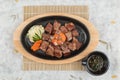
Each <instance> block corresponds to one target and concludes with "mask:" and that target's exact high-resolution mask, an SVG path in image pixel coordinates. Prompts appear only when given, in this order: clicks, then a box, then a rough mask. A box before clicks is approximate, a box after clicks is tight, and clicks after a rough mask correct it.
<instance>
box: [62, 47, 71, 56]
mask: <svg viewBox="0 0 120 80" xmlns="http://www.w3.org/2000/svg"><path fill="white" fill-rule="evenodd" d="M69 55H70V50H69V49H65V50H63V56H65V57H67V56H69Z"/></svg>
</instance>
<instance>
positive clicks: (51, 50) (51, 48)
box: [46, 45, 54, 56]
mask: <svg viewBox="0 0 120 80" xmlns="http://www.w3.org/2000/svg"><path fill="white" fill-rule="evenodd" d="M46 54H47V55H49V56H54V47H53V46H52V45H49V46H48V49H47V51H46Z"/></svg>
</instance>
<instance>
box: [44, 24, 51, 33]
mask: <svg viewBox="0 0 120 80" xmlns="http://www.w3.org/2000/svg"><path fill="white" fill-rule="evenodd" d="M52 30H53V26H52V24H51V23H48V24H47V25H46V27H45V31H46V32H48V33H49V34H51V32H52Z"/></svg>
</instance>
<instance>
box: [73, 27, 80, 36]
mask: <svg viewBox="0 0 120 80" xmlns="http://www.w3.org/2000/svg"><path fill="white" fill-rule="evenodd" d="M72 35H73V37H76V36H79V33H78V31H77V30H76V29H75V30H73V31H72Z"/></svg>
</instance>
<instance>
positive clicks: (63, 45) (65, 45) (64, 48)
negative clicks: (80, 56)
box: [60, 43, 68, 50]
mask: <svg viewBox="0 0 120 80" xmlns="http://www.w3.org/2000/svg"><path fill="white" fill-rule="evenodd" d="M60 48H61V49H62V50H66V49H68V46H67V44H66V43H64V44H62V45H61V46H60Z"/></svg>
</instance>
